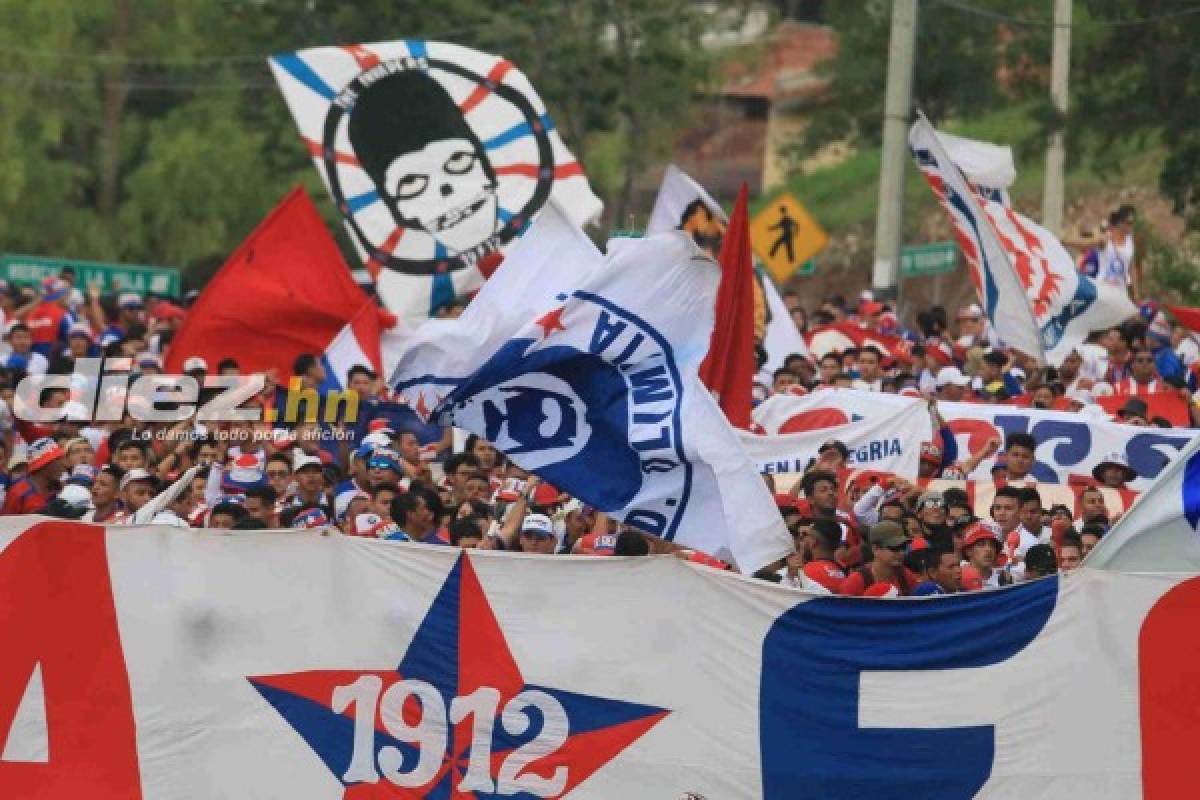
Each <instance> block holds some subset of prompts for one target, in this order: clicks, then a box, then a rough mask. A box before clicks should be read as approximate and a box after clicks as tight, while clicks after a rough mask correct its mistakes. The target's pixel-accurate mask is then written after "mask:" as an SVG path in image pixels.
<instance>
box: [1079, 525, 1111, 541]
mask: <svg viewBox="0 0 1200 800" xmlns="http://www.w3.org/2000/svg"><path fill="white" fill-rule="evenodd" d="M1106 533H1108V531H1107V530H1105V528H1104V526H1103V525H1097V524H1096V523H1094V522H1089V523H1088V524H1086V525H1084V526H1083V527H1082V528H1081V529H1080V531H1079V536H1080V537H1083V536H1086V535H1089V534H1090V535H1092V536H1095V537H1096V538H1097V539H1103V538H1104V534H1106Z"/></svg>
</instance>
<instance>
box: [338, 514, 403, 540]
mask: <svg viewBox="0 0 1200 800" xmlns="http://www.w3.org/2000/svg"><path fill="white" fill-rule="evenodd" d="M399 533H401V531H400V526H399V525H397V524H396V523H394V522H389V521H388V520H386V519H384V518H383V517H381V516H379V515H378V514H373V513H371V512H369V511H368V512H364V513H362V514H357V515H355V517H354V522H353V523H351V525H350V535H351V536H367V537H370V538H375V539H386V538H387V537H388V536H394V535H396V534H399ZM396 538H401V537H400V536H396ZM404 538H408V537H404Z"/></svg>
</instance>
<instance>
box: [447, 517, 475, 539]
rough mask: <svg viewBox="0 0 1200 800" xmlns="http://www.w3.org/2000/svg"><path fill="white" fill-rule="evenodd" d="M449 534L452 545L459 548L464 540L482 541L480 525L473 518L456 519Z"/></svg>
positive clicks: (451, 524)
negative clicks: (459, 544)
mask: <svg viewBox="0 0 1200 800" xmlns="http://www.w3.org/2000/svg"><path fill="white" fill-rule="evenodd" d="M447 532H448V533H449V534H450V544H452V545H455V546H457V545H458V543H459V542H461V541H462V540H463V539H482V538H483V533H482V532H481V531H480V530H479V523H478V522H477V521H476V520H475V519H473V518H472V517H466V518H464V519H456V520H454V522H451V523H450V526H449V528H447Z"/></svg>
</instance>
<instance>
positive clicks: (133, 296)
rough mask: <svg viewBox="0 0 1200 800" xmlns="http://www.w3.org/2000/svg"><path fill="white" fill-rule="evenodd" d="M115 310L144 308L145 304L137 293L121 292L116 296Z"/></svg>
mask: <svg viewBox="0 0 1200 800" xmlns="http://www.w3.org/2000/svg"><path fill="white" fill-rule="evenodd" d="M117 308H122V309H124V308H145V304H144V303H143V302H142V297H141V295H139V294H138V293H137V292H121V293H120V294H119V295H117Z"/></svg>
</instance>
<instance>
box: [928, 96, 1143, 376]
mask: <svg viewBox="0 0 1200 800" xmlns="http://www.w3.org/2000/svg"><path fill="white" fill-rule="evenodd" d="M950 145H951V148H952V149H953V151H954V152H957V153H959V154H960V156H959V157H960V158H962V159H963V162H965V163H963V164H960V163H958V162H957V161H956V159H955V157H954V156H953V155H952V153H951V152H948V149H947V147H946V142H945V140H943V134H940V133H938V132H937V131H935V130H934V128H933V126H932V125H930V124H929V121H928V120H927V119H925V118H924V117H923V116H922V117H921V118H920V119H918V120H917V121H916V123H915V124H914V125H913V127H912V130H911V131H910V133H909V146H910V148H911V149H912V152H913V157H914V158H915V159H916V162H917V166H918V167H919V168H920V170H921V174H922V175H923V176H924V178H925V180H926V182H927V183H928V184H929V186H930V188H931V189H933V193H934V194H935V195H936V196H937V198H938V201H939V202H940V203H941V205H942V208H943V209H944V210H945V211H946V213H947V214H948V215H949V217H950V221H951V223H952V224H953V226H954V231H955V237H956V238H957V240H958V243H959V247H960V248H961V249H962V251H963V255H964V256H965V257H966V259H967V263H968V265H969V266H970V269H971V277H972V280H973V281H974V283H975V288H976V290H977V292H978V294H979V299H980V303H981V304H982V305H983V308H984V311H985V312H986V313H987V316H988V319H989V320H990V321H991V323H992V325H993V327H994V328H995V329H996V332H997V334H998V335H999V336H1000V338H1001V339H1002V340H1003V341H1004V342H1005V343H1006V344H1008V345H1010V346H1011V347H1014V348H1016V349H1017V350H1020V351H1021V352H1023V353H1026V354H1028V355H1030V356H1033V357H1034V358H1037V359H1038V360H1040V361H1043V362H1046V363H1050V364H1052V365H1054V366H1059V365H1061V364H1062V362H1063V359H1065V358H1066V357H1067V355H1068V354H1069V353H1070V352H1071V351H1072V350H1073V349H1075V347H1076V346H1078V345H1079V344H1081V343H1082V342H1083V341H1084V339H1085V338H1086V337H1087V335H1088V334H1089V333H1091V332H1092V331H1097V330H1102V329H1104V328H1109V327H1112V326H1114V325H1117V324H1120V323H1121V322H1123V321H1124V320H1126V319H1128V318H1129V317H1131V316H1133V315H1135V314H1136V313H1137V309H1136V308H1135V307H1134V305H1133V303H1132V302H1131V301H1130V300H1129V295H1128V292H1127V291H1125V290H1124V289H1122V288H1119V287H1112V286H1107V285H1103V284H1099V283H1097V282H1095V281H1093V280H1091V279H1090V278H1088V277H1086V276H1084V275H1081V274H1080V273H1079V271H1078V270H1077V269H1076V267H1075V263H1074V261H1073V260H1072V259H1071V256H1070V254H1069V253H1067V251H1066V249H1065V248H1064V247H1063V246H1062V243H1061V242H1059V241H1058V239H1057V238H1056V237H1055V236H1054V234H1052V233H1051V232H1050V231H1048V230H1046V229H1045V228H1043V227H1042V226H1040V225H1038V224H1037V223H1035V222H1033V221H1032V220H1030V219H1029V218H1028V217H1026V216H1024V215H1023V214H1020V213H1018V212H1017V211H1015V210H1014V209H1013V208H1012V207H1011V206H1010V205H1009V202H1008V194H1007V191H1006V189H1007V183H1006V181H1008V182H1011V180H1012V177H1013V176H1015V171H1013V170H1012V169H1011V162H1012V156H1011V153H1008V155H1007V163H1005V155H1004V154H1005V152H1006V151H1007V148H996V147H995V146H994V145H988V144H987V143H984V142H971V140H965V139H961V138H958V137H954V139H953V140H951V142H950ZM989 148H994V149H989ZM970 176H974V180H973V179H972V178H971V177H970ZM975 180H978V181H987V183H982V182H981V183H976V182H974V181H975ZM989 184H990V185H989Z"/></svg>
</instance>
